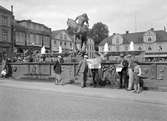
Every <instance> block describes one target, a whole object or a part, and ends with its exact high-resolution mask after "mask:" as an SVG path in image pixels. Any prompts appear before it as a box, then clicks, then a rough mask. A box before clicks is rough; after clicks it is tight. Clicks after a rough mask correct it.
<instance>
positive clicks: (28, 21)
mask: <svg viewBox="0 0 167 121" xmlns="http://www.w3.org/2000/svg"><path fill="white" fill-rule="evenodd" d="M23 22H27V23H34V24H38V25H40V26H43V27H45V28H46V29H51V28H49V27H47V26H45V25H44V24H40V23H37V22H34V21H32V20H17V23H23Z"/></svg>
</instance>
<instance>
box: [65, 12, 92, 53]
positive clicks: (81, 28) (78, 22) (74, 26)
mask: <svg viewBox="0 0 167 121" xmlns="http://www.w3.org/2000/svg"><path fill="white" fill-rule="evenodd" d="M88 20H89V19H88V17H87V14H82V15H80V16H78V17H76V19H75V20H73V19H70V18H68V20H67V25H68V29H71V30H72V32H73V34H75V35H76V39H80V40H81V49H82V47H83V44H85V45H86V42H87V33H88V30H89V28H88V26H89V23H88ZM85 23H86V24H85ZM85 49H86V48H84V50H85Z"/></svg>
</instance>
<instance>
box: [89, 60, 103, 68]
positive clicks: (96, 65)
mask: <svg viewBox="0 0 167 121" xmlns="http://www.w3.org/2000/svg"><path fill="white" fill-rule="evenodd" d="M87 63H88V67H89V68H90V69H100V68H101V61H100V60H99V59H97V58H94V59H87Z"/></svg>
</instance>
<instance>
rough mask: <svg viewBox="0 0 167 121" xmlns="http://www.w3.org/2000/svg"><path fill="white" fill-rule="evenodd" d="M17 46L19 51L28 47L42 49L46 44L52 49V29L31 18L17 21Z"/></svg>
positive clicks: (47, 47) (48, 48) (48, 49)
mask: <svg viewBox="0 0 167 121" xmlns="http://www.w3.org/2000/svg"><path fill="white" fill-rule="evenodd" d="M14 42H15V48H16V49H17V51H18V52H21V53H22V52H24V51H25V50H26V49H31V50H40V49H41V48H42V47H43V46H45V48H46V50H47V52H50V51H51V29H50V28H48V27H46V26H45V25H43V24H40V23H36V22H33V21H31V20H21V21H15V40H14Z"/></svg>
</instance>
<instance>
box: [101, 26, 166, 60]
mask: <svg viewBox="0 0 167 121" xmlns="http://www.w3.org/2000/svg"><path fill="white" fill-rule="evenodd" d="M131 42H133V43H134V49H135V50H139V51H145V55H144V57H145V60H146V61H164V60H167V32H166V31H165V30H154V29H153V28H151V29H149V30H147V31H145V32H136V33H129V32H128V31H127V32H126V33H125V34H115V33H114V34H113V35H112V36H110V37H108V38H106V39H104V40H103V41H102V42H101V43H100V44H99V51H101V52H102V51H103V50H104V44H105V43H108V45H109V51H111V52H113V51H114V52H115V51H116V52H119V51H128V50H129V49H130V48H129V45H130V43H131Z"/></svg>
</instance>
